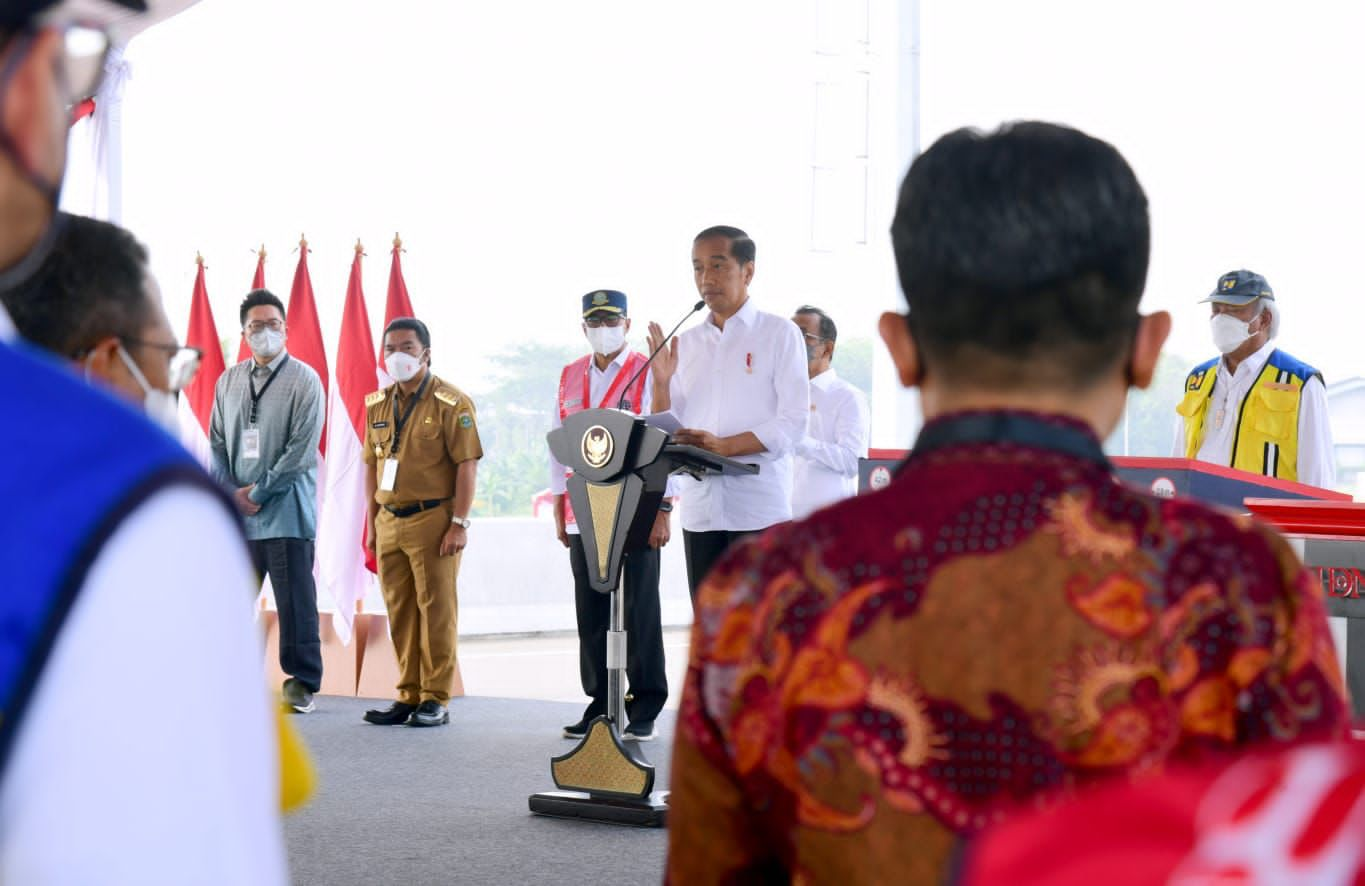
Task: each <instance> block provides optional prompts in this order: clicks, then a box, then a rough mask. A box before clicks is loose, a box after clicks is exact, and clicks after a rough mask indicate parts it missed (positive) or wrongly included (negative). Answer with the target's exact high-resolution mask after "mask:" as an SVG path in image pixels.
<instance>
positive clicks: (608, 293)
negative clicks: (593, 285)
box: [583, 289, 626, 317]
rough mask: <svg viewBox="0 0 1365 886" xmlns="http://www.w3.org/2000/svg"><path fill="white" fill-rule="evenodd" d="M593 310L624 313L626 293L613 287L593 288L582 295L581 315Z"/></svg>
mask: <svg viewBox="0 0 1365 886" xmlns="http://www.w3.org/2000/svg"><path fill="white" fill-rule="evenodd" d="M595 311H606V312H608V313H611V314H624V313H626V294H625V293H624V292H617V291H616V290H615V289H595V290H593V291H592V292H589V293H588V294H587V295H585V296H583V316H584V317H586V316H588V315H589V314H591V313H594V312H595Z"/></svg>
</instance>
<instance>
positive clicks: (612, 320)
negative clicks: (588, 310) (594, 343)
mask: <svg viewBox="0 0 1365 886" xmlns="http://www.w3.org/2000/svg"><path fill="white" fill-rule="evenodd" d="M624 322H626V318H625V317H589V318H587V319H586V320H584V321H583V323H584V325H585V326H587V327H588V328H589V329H600V328H601V327H603V326H610V327H611V328H612V329H615V328H616V327H618V326H620V325H621V324H622V323H624Z"/></svg>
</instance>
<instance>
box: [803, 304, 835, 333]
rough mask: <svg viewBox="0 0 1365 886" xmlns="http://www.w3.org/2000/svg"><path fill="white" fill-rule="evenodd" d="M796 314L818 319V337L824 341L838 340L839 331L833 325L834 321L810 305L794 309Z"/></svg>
mask: <svg viewBox="0 0 1365 886" xmlns="http://www.w3.org/2000/svg"><path fill="white" fill-rule="evenodd" d="M795 313H796V314H798V315H800V314H811V315H813V316H816V317H819V318H820V337H821V338H823V339H824V340H825V341H836V340H838V338H839V329H838V327H836V326H835V325H834V321H833V320H832V319H831V318H830V316H829V314H826V313H825V312H824V311H822V310H820V309H819V308H817V307H814V306H812V305H802V306H801V307H799V308H797V309H796V312H795Z"/></svg>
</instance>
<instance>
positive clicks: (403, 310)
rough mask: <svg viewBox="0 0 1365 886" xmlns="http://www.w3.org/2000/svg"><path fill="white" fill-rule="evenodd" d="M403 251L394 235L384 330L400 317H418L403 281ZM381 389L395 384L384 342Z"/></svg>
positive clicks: (401, 245)
mask: <svg viewBox="0 0 1365 886" xmlns="http://www.w3.org/2000/svg"><path fill="white" fill-rule="evenodd" d="M402 251H403V241H402V239H401V238H400V237H399V236H398V235H397V234H394V235H393V261H391V262H390V263H389V294H388V298H387V299H385V301H384V328H385V329H388V328H389V324H390V323H392V322H393V321H394V320H397V319H398V318H399V317H416V316H417V315H416V314H415V313H413V310H412V299H410V298H408V284H407V282H406V281H404V279H403V262H402V259H400V258H399V257H398V256H399V253H401V252H402ZM378 354H379V358H378V372H379V387H381V388H387V387H388V386H389V385H391V384H393V379H392V378H390V377H389V373H388V370H386V369H385V368H384V342H383V341H382V340H381V341H380V342H379V351H378Z"/></svg>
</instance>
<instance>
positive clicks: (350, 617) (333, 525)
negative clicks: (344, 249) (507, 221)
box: [317, 241, 375, 644]
mask: <svg viewBox="0 0 1365 886" xmlns="http://www.w3.org/2000/svg"><path fill="white" fill-rule="evenodd" d="M363 256H364V253H363V252H362V251H361V247H360V242H359V241H357V242H356V245H355V258H354V259H352V260H351V279H350V282H349V283H347V285H346V304H345V307H344V308H343V309H342V314H341V339H340V341H339V342H338V343H337V350H336V384H334V385H332V389H331V395H330V397H329V398H328V413H329V418H328V422H327V488H326V489H325V490H324V492H323V498H324V499H325V500H326V501H327V508H326V510H323V511H321V512H320V513H319V517H318V555H317V556H318V576H319V579H320V581H321V584H322V587H323V589H324V590H325V591H326V592H327V593H329V594H330V595H331V597H332V600H333V601H334V602H335V603H336V614H335V615H334V616H333V618H332V627H333V628H334V629H335V630H336V632H337V637H338V638H339V639H340V640H341V642H342V643H346V644H349V643H350V642H351V636H352V633H353V630H354V621H355V613H356V604H357V603H358V602H359V601H361V600H364V599H365V596H366V594H368V593H369V591H370V589H371V588H372V587H373V586H374V577H373V576H372V575H371V574H370V572H368V571H366V565H367V564H366V560H367V559H368V557H367V555H368V551H367V550H366V548H365V527H366V524H367V523H368V521H369V516H368V509H367V505H368V502H367V501H366V499H365V463H364V460H363V458H362V456H363V447H364V445H365V397H366V395H367V394H369V393H370V392H371V391H373V390H374V389H375V370H374V365H373V364H372V363H371V362H370V355H371V354H372V353H374V337H373V336H372V335H371V334H370V315H369V312H368V311H367V310H366V309H365V292H364V289H363V288H362V286H361V272H360V264H361V258H363Z"/></svg>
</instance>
